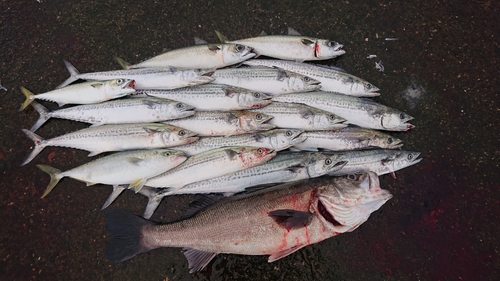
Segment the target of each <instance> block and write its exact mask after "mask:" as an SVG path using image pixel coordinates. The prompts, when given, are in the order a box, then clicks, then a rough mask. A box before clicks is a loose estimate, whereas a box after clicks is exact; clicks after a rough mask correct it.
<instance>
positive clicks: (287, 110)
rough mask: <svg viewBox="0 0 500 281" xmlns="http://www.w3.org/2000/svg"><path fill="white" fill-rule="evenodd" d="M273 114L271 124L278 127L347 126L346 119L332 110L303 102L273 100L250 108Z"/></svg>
mask: <svg viewBox="0 0 500 281" xmlns="http://www.w3.org/2000/svg"><path fill="white" fill-rule="evenodd" d="M250 111H252V112H260V113H264V114H267V115H271V116H273V119H271V120H270V121H269V124H272V125H275V126H276V127H278V128H291V129H300V130H305V131H311V130H332V129H341V128H344V127H347V125H346V124H342V122H344V121H346V120H345V119H344V118H341V117H339V116H337V115H335V114H332V113H330V112H327V111H324V110H321V109H317V108H314V107H310V106H307V105H303V104H296V103H286V102H273V103H271V104H270V105H268V106H266V107H263V108H259V109H253V110H250Z"/></svg>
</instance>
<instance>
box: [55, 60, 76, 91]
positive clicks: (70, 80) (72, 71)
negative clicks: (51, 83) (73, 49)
mask: <svg viewBox="0 0 500 281" xmlns="http://www.w3.org/2000/svg"><path fill="white" fill-rule="evenodd" d="M63 62H64V65H65V66H66V69H67V70H68V72H69V78H68V79H66V81H64V82H62V83H61V85H59V86H57V89H59V88H62V87H65V86H68V85H69V84H71V83H73V82H75V81H76V80H78V79H79V78H78V75H79V74H80V72H79V71H78V70H77V69H76V67H74V66H73V65H72V64H71V63H70V62H69V61H67V60H63Z"/></svg>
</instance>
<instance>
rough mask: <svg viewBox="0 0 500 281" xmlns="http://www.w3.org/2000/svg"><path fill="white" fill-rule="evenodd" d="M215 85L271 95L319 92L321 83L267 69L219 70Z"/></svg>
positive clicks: (291, 73) (286, 72)
mask: <svg viewBox="0 0 500 281" xmlns="http://www.w3.org/2000/svg"><path fill="white" fill-rule="evenodd" d="M212 77H213V78H214V79H215V81H214V83H218V84H226V85H231V86H235V87H241V88H245V89H249V90H252V91H256V92H262V93H266V94H270V95H279V94H284V93H295V92H309V91H316V90H319V88H320V87H321V86H320V85H319V83H320V82H319V81H317V80H315V79H312V78H310V77H308V76H304V75H302V74H297V73H293V72H289V71H285V70H283V69H273V68H267V67H239V68H224V69H217V70H216V71H215V72H214V74H213V75H212Z"/></svg>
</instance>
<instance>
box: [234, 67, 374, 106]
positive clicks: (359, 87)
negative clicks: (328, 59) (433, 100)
mask: <svg viewBox="0 0 500 281" xmlns="http://www.w3.org/2000/svg"><path fill="white" fill-rule="evenodd" d="M243 64H245V65H252V66H267V67H277V68H281V69H284V70H288V71H292V72H295V73H299V74H302V75H306V76H308V77H311V78H313V79H316V80H318V81H320V82H321V89H320V90H321V91H325V92H336V93H339V94H344V95H349V96H356V97H375V96H379V95H380V94H379V93H378V92H377V91H378V90H379V88H377V87H376V86H374V85H373V84H372V83H370V82H368V81H365V80H364V79H361V78H359V77H356V76H354V75H352V74H349V73H347V72H345V71H343V70H341V69H339V68H334V67H328V66H324V65H315V64H309V63H301V62H293V61H285V60H261V59H252V60H248V61H245V62H244V63H243Z"/></svg>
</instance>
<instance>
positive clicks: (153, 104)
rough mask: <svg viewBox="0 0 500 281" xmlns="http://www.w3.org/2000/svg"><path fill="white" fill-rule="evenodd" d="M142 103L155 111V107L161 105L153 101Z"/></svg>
mask: <svg viewBox="0 0 500 281" xmlns="http://www.w3.org/2000/svg"><path fill="white" fill-rule="evenodd" d="M142 103H143V104H144V105H146V106H147V107H148V108H150V109H153V108H155V106H158V105H160V103H159V102H156V101H152V100H142Z"/></svg>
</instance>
